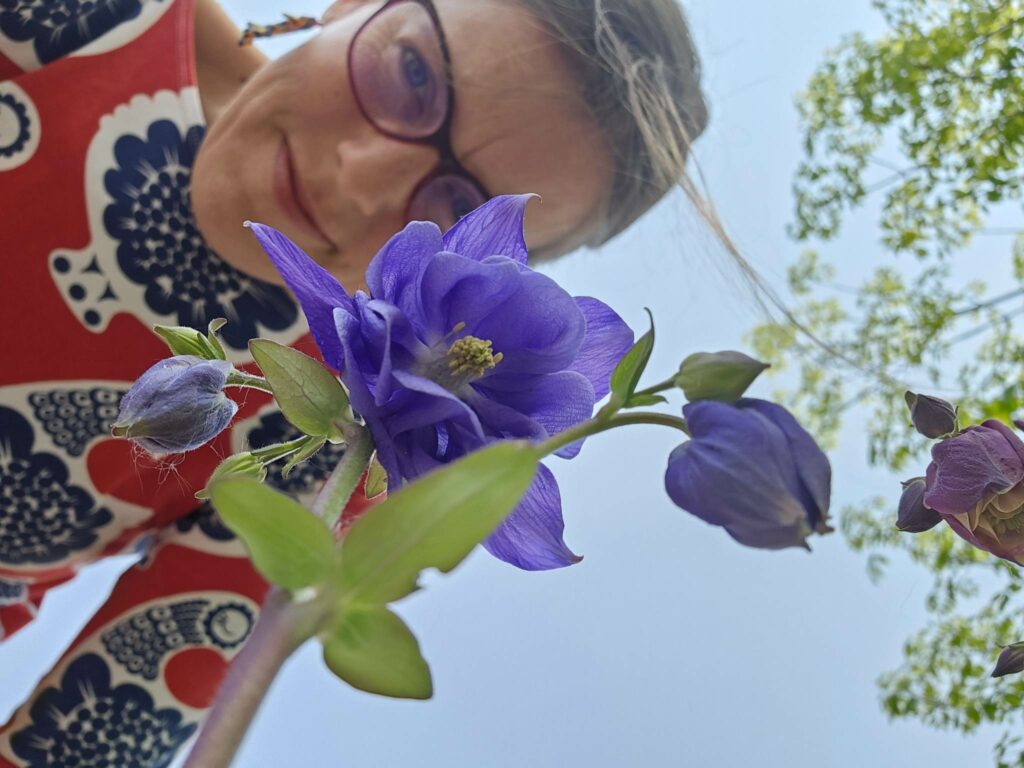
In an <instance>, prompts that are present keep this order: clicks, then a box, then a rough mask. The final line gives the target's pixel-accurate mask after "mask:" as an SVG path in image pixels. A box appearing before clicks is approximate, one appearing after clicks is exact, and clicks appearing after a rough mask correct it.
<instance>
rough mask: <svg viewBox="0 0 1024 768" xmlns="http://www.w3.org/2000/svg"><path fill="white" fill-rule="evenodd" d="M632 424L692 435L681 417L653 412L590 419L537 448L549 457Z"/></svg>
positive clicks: (550, 438)
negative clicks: (676, 430)
mask: <svg viewBox="0 0 1024 768" xmlns="http://www.w3.org/2000/svg"><path fill="white" fill-rule="evenodd" d="M632 424H657V425H660V426H663V427H672V428H673V429H678V430H679V431H680V432H682V433H683V434H685V435H687V436H689V435H690V428H689V426H688V425H687V424H686V419H683V418H680V417H679V416H672V415H670V414H667V413H655V412H653V411H640V412H638V413H617V414H615V415H614V416H612V417H611V418H610V419H597V418H594V419H588V420H587V421H584V422H582V423H581V424H577V425H576V426H575V427H572V428H571V429H567V430H565V431H564V432H559V433H558V434H557V435H554V436H552V437H549V438H548V439H547V440H545V441H544V442H542V443H540V444H539V445H538V446H537V450H538V451H539V452H540V454H541V455H542V456H549V455H551V454H552V453H554V452H555V451H558V450H560V449H562V448H564V447H565V446H567V445H570V444H572V443H575V442H577V441H578V440H583V439H584V438H587V437H592V436H593V435H597V434H600V433H601V432H607V431H608V430H609V429H615V428H616V427H625V426H629V425H632Z"/></svg>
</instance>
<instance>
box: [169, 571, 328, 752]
mask: <svg viewBox="0 0 1024 768" xmlns="http://www.w3.org/2000/svg"><path fill="white" fill-rule="evenodd" d="M308 613H310V610H309V606H308V605H302V604H296V603H293V602H291V601H290V599H289V597H288V594H287V593H286V592H284V591H282V590H280V589H278V588H276V587H275V588H273V589H271V590H270V592H269V593H268V594H267V599H266V601H265V602H264V603H263V609H262V611H261V612H260V617H259V621H257V622H256V626H255V627H253V631H252V635H251V636H250V637H249V639H248V640H246V642H245V645H244V646H243V647H242V650H241V651H240V652H239V654H238V656H237V657H235V659H234V660H233V661H232V663H231V666H230V667H229V668H228V674H227V677H226V678H225V680H224V683H223V684H222V685H221V687H220V691H218V693H217V698H216V700H215V701H214V704H213V709H212V710H211V711H210V715H209V717H208V718H207V720H206V723H205V724H204V725H203V727H202V729H201V730H200V731H199V738H198V739H197V740H196V743H195V746H193V747H192V751H191V752H190V753H189V756H188V759H187V760H186V761H185V766H184V768H227V766H229V765H231V761H232V759H234V756H235V752H237V751H238V746H239V745H240V744H241V743H242V738H243V737H244V736H245V733H246V731H247V730H248V728H249V724H250V723H251V722H252V719H253V717H254V716H255V714H256V711H257V710H258V709H259V707H260V704H261V703H262V701H263V697H264V696H265V695H266V693H267V690H268V689H269V688H270V684H271V683H273V682H274V678H275V677H276V676H277V673H278V671H279V670H280V669H281V665H282V664H283V663H284V662H285V660H286V659H287V658H288V657H289V656H291V654H292V652H293V651H294V650H295V649H296V648H297V647H298V646H299V645H300V644H301V643H302V641H303V640H305V639H306V637H308V635H306V633H305V632H303V631H302V629H303V627H302V626H301V625H302V624H304V623H305V622H304V621H303V619H307V620H308V618H310V617H308V616H305V615H304V614H308Z"/></svg>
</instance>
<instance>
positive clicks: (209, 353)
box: [153, 325, 225, 360]
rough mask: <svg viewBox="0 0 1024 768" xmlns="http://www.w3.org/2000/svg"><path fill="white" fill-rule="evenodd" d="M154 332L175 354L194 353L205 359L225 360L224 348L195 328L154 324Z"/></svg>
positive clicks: (195, 355)
mask: <svg viewBox="0 0 1024 768" xmlns="http://www.w3.org/2000/svg"><path fill="white" fill-rule="evenodd" d="M153 332H154V333H156V335H157V336H159V337H160V338H161V339H163V340H164V342H166V344H167V347H168V349H170V350H171V352H172V353H173V354H175V355H192V356H193V357H199V358H202V359H203V360H224V359H225V358H224V357H223V356H222V355H223V350H220V351H218V349H217V348H215V347H214V346H213V345H211V344H210V341H209V340H208V339H207V338H206V337H205V336H204V335H203V334H201V333H200V332H199V331H197V330H196V329H195V328H186V327H184V326H172V325H154V326H153Z"/></svg>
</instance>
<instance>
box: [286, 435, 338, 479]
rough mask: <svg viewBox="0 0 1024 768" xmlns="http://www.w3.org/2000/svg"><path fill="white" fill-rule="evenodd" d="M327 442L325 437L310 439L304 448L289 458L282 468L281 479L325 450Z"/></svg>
mask: <svg viewBox="0 0 1024 768" xmlns="http://www.w3.org/2000/svg"><path fill="white" fill-rule="evenodd" d="M326 442H327V438H324V437H310V438H309V440H308V441H307V442H306V444H305V445H304V446H302V447H301V448H299V450H297V451H296V452H295V453H293V454H292V455H291V456H289V457H288V461H286V462H285V464H284V466H283V467H281V477H288V475H290V474H291V473H292V470H293V469H295V467H297V466H298V465H299V464H301V463H302V462H304V461H306V459H308V458H310V457H311V456H312V455H313V454H315V453H316V452H317V451H319V450H320V449H321V448H323V447H324V443H326Z"/></svg>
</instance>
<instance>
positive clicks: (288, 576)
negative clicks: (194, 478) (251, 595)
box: [208, 477, 337, 590]
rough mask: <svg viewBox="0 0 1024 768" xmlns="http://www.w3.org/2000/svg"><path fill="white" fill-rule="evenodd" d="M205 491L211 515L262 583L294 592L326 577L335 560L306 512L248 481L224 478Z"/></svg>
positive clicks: (327, 535)
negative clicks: (239, 545) (244, 551)
mask: <svg viewBox="0 0 1024 768" xmlns="http://www.w3.org/2000/svg"><path fill="white" fill-rule="evenodd" d="M208 490H209V493H210V498H211V499H212V500H213V506H214V507H215V508H216V509H217V513H218V514H219V515H220V516H221V519H222V520H223V521H224V523H225V524H226V525H227V526H228V527H229V528H230V529H231V530H232V531H234V532H235V533H236V534H237V535H238V538H240V539H241V540H242V543H243V544H245V548H246V549H247V550H248V551H249V556H250V557H251V558H252V562H253V565H254V566H256V570H258V571H259V572H260V573H261V574H263V575H264V576H265V577H266V578H267V580H268V581H271V582H273V583H274V584H278V585H280V586H282V587H285V588H286V589H293V590H294V589H302V588H303V587H309V586H313V585H314V584H319V583H321V582H322V581H324V579H326V578H327V575H328V573H329V572H330V571H331V569H332V567H333V565H334V563H335V562H336V561H337V550H336V549H335V547H334V537H333V536H331V532H330V531H329V530H327V526H326V525H324V523H323V521H322V520H321V519H320V518H318V517H316V516H314V515H313V513H312V512H310V511H309V510H308V509H306V508H305V507H303V506H302V505H301V504H299V503H298V502H296V501H293V500H292V499H291V498H289V497H288V496H285V495H284V494H283V493H278V492H277V491H274V490H271V489H270V488H267V487H266V486H265V485H263V484H262V483H261V482H259V481H258V480H252V479H249V478H234V477H228V478H225V479H223V480H218V481H217V482H215V483H213V484H212V485H210V487H209V489H208Z"/></svg>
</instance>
